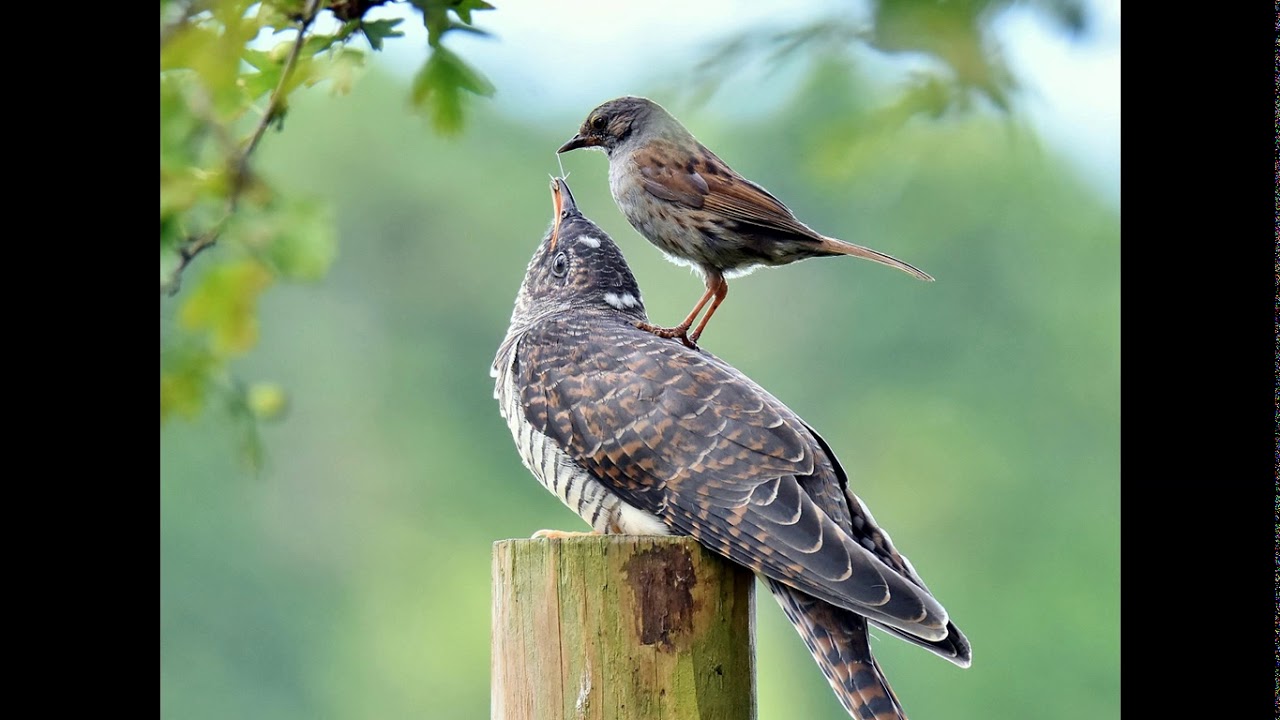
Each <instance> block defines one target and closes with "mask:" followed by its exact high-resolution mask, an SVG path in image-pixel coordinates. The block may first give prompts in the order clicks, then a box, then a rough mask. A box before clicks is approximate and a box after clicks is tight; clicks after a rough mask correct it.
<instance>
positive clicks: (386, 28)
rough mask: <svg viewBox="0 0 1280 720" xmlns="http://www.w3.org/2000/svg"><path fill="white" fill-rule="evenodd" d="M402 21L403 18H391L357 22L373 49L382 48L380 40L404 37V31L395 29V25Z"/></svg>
mask: <svg viewBox="0 0 1280 720" xmlns="http://www.w3.org/2000/svg"><path fill="white" fill-rule="evenodd" d="M403 21H404V18H394V19H391V20H370V21H367V22H363V23H359V25H360V31H361V32H363V33H364V36H365V38H367V39H368V40H369V45H370V47H372V48H373V49H374V50H381V49H382V41H383V40H385V39H387V38H398V37H404V33H403V32H401V31H399V30H396V29H395V28H396V26H397V25H399V24H400V23H401V22H403ZM353 22H354V21H353Z"/></svg>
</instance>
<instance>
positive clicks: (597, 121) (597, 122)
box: [591, 115, 606, 130]
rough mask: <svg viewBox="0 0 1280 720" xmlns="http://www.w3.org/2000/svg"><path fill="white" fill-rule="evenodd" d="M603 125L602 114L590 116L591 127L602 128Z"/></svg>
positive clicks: (604, 123) (594, 128) (604, 122)
mask: <svg viewBox="0 0 1280 720" xmlns="http://www.w3.org/2000/svg"><path fill="white" fill-rule="evenodd" d="M605 125H606V121H605V118H604V116H603V115H597V116H595V117H593V118H591V129H593V130H603V129H604V126H605Z"/></svg>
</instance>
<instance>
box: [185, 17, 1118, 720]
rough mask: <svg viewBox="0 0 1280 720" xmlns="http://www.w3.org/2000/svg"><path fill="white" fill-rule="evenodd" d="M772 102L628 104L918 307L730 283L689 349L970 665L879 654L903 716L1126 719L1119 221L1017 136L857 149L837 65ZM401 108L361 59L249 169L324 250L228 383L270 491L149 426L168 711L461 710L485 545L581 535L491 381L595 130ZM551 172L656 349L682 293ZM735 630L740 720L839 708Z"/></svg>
mask: <svg viewBox="0 0 1280 720" xmlns="http://www.w3.org/2000/svg"><path fill="white" fill-rule="evenodd" d="M498 12H501V8H499V10H498ZM797 79H798V81H797V83H796V85H795V87H794V88H793V89H791V90H788V91H787V92H786V93H785V96H786V98H787V100H786V102H785V103H784V104H782V105H781V106H780V107H778V108H777V109H776V110H775V111H771V112H767V113H748V112H744V113H743V115H744V116H746V117H745V118H738V119H735V112H734V106H733V105H732V103H744V106H745V104H749V102H750V98H749V96H744V95H741V94H740V95H739V96H738V97H737V99H734V98H733V97H729V98H721V101H717V100H716V99H715V98H713V100H712V102H710V103H708V104H707V105H705V106H701V105H694V104H693V103H683V104H682V102H681V101H680V100H679V99H678V98H676V99H673V98H668V97H664V96H662V95H661V94H658V92H660V88H658V87H656V86H655V87H654V88H646V87H636V88H633V89H630V90H629V92H634V93H636V94H650V95H651V96H652V97H654V98H655V99H657V100H659V101H660V102H664V104H667V105H668V107H669V108H670V109H672V110H673V111H674V112H675V113H676V114H677V116H678V117H681V119H682V120H683V121H684V122H685V124H686V125H688V126H689V127H690V128H691V129H692V130H693V132H694V133H695V134H697V135H698V137H699V139H700V140H702V141H703V142H704V143H706V144H707V145H709V146H710V147H712V148H714V149H715V150H716V151H717V153H718V154H719V155H720V156H721V157H723V158H724V159H725V160H727V161H728V162H729V163H730V164H732V165H733V166H734V167H735V168H736V169H737V170H739V171H740V172H742V173H743V174H745V175H747V176H748V177H752V178H755V179H756V180H758V181H760V182H762V183H763V184H765V185H766V186H767V187H768V188H769V189H770V190H771V191H772V192H773V193H774V194H776V195H778V196H779V197H780V198H782V199H783V200H784V201H786V202H787V203H788V204H789V205H790V206H791V207H792V209H793V210H795V211H796V213H797V214H798V215H799V216H800V217H801V218H803V219H804V220H805V221H806V222H808V223H809V224H810V225H812V226H814V227H815V228H817V229H819V230H821V231H823V232H825V233H827V234H830V235H834V236H837V237H841V238H843V239H846V240H850V241H853V242H858V243H861V244H865V245H869V246H871V247H873V248H876V249H878V250H881V251H884V252H887V253H890V254H892V255H895V256H897V257H899V258H902V259H904V260H906V261H908V262H911V263H913V264H915V265H917V266H918V267H920V268H922V269H924V270H926V271H927V272H929V273H931V274H933V275H934V276H935V277H936V278H937V282H936V283H932V284H924V283H920V282H916V281H913V280H911V279H910V278H908V277H907V276H906V275H903V274H901V273H896V272H893V271H890V270H888V269H886V268H883V267H880V266H876V265H874V264H871V263H866V262H861V261H856V260H852V259H824V260H816V261H810V262H805V263H801V264H798V265H793V266H790V267H787V268H782V269H777V270H762V271H758V272H756V273H755V274H753V275H750V276H748V277H746V278H742V279H738V280H735V281H734V282H733V283H732V293H731V296H730V297H731V299H730V300H729V301H728V302H727V303H726V304H725V305H724V306H723V307H722V308H721V309H720V310H719V311H718V313H717V315H716V319H715V322H713V323H712V324H711V325H710V326H709V330H708V332H707V334H706V336H705V338H704V342H703V346H704V347H705V348H706V349H708V350H709V351H711V352H714V353H716V354H717V355H719V356H720V357H722V358H724V359H725V360H727V361H729V362H730V363H732V364H734V365H736V366H737V367H738V368H740V369H741V370H742V371H744V372H745V373H747V374H748V375H749V376H751V377H752V378H754V379H755V380H756V381H758V382H759V383H761V384H762V385H763V386H764V387H766V388H767V389H769V390H770V391H771V392H772V393H773V394H774V395H776V396H777V397H779V398H780V399H782V400H783V401H784V402H786V403H788V404H789V405H790V406H791V407H792V408H793V409H794V410H795V411H796V412H798V413H799V414H800V415H801V416H802V417H804V418H805V419H806V420H807V421H808V422H809V423H810V424H812V425H813V426H814V427H815V428H817V429H818V430H819V432H821V433H823V435H824V436H825V438H826V439H827V440H828V441H829V442H830V443H831V445H832V446H833V448H834V449H835V451H836V452H837V453H838V455H839V456H840V458H841V460H842V461H843V463H844V464H845V466H846V468H847V469H848V471H849V474H850V476H851V482H852V484H853V486H854V490H855V492H857V493H858V494H859V495H860V496H861V497H862V499H863V500H864V501H865V502H866V503H867V505H868V506H869V507H870V508H871V509H872V512H873V513H874V514H875V516H876V518H877V520H878V521H879V522H880V523H881V525H883V526H884V527H885V528H886V529H887V530H888V531H889V532H890V533H891V534H892V536H893V538H894V540H895V542H896V544H897V545H898V547H899V548H900V549H901V550H903V551H904V552H905V553H906V554H907V555H908V556H909V557H910V558H911V560H912V562H913V563H914V565H915V566H916V568H917V570H918V571H919V572H920V573H921V575H922V576H923V577H924V578H925V580H926V581H927V582H928V584H929V586H930V588H931V589H932V590H933V592H934V593H935V594H936V595H937V596H938V597H939V599H940V600H941V601H942V602H943V603H944V605H945V606H946V607H947V609H948V610H949V611H950V613H951V615H952V617H953V619H955V621H956V622H957V624H958V625H959V626H960V627H961V628H962V629H963V630H964V631H965V633H966V634H967V635H968V637H969V638H970V640H971V641H972V643H973V647H974V663H973V667H972V668H970V669H968V670H960V669H958V668H955V667H953V666H952V665H950V664H949V663H947V662H945V661H942V660H940V659H938V658H935V657H933V656H932V655H930V654H928V653H926V652H924V651H922V650H920V649H918V648H914V647H911V646H909V645H907V644H905V643H903V642H900V641H898V640H896V639H894V638H891V637H889V636H887V635H884V634H880V635H879V636H877V640H875V641H874V648H875V650H876V652H877V655H878V657H879V658H880V660H881V664H882V666H883V667H884V669H885V671H886V673H887V675H888V677H889V679H890V682H891V683H892V685H893V687H894V689H895V691H896V692H897V693H898V695H899V697H900V698H901V699H902V701H903V703H904V705H905V707H906V709H907V711H908V713H909V714H910V715H911V716H912V717H917V718H950V719H962V718H975V719H976V718H1025V717H1035V718H1046V719H1051V718H1072V719H1073V720H1074V719H1075V718H1079V717H1090V718H1116V717H1119V695H1120V691H1119V688H1120V680H1119V670H1120V661H1119V577H1120V575H1119V573H1120V567H1119V563H1120V560H1119V242H1120V241H1119V215H1118V210H1117V209H1116V208H1115V207H1114V206H1113V204H1112V203H1110V202H1108V201H1107V200H1105V199H1104V198H1103V197H1102V196H1100V194H1099V193H1098V192H1096V191H1094V190H1093V189H1091V188H1089V187H1088V186H1086V185H1085V184H1084V183H1083V181H1082V180H1081V179H1080V176H1079V174H1078V173H1076V172H1074V171H1072V170H1071V169H1070V167H1069V164H1068V163H1067V161H1066V160H1065V159H1064V158H1063V157H1061V156H1060V155H1059V154H1058V153H1056V152H1055V151H1052V150H1050V149H1048V148H1047V147H1045V146H1044V145H1042V144H1041V143H1040V142H1039V141H1038V140H1037V138H1036V137H1035V136H1034V134H1033V133H1032V132H1031V131H1030V130H1027V129H1025V128H1024V127H1023V126H1022V125H1021V124H1019V123H1017V122H1012V123H1011V122H1009V121H1007V120H1005V119H1002V118H1000V117H997V116H995V115H994V114H992V113H967V114H960V115H958V116H953V117H949V118H947V119H919V120H913V121H910V122H907V123H905V124H904V125H902V126H900V127H895V128H893V129H891V130H888V131H885V130H878V131H876V132H864V131H865V129H866V123H865V122H864V121H865V114H864V113H862V112H861V110H860V108H863V107H865V106H866V105H867V104H868V103H869V102H870V100H869V92H868V90H867V89H866V87H865V85H864V84H863V83H860V82H859V81H858V80H857V78H856V76H853V75H850V73H849V72H848V69H847V68H845V67H843V66H838V67H837V66H831V65H824V64H816V65H814V66H812V67H809V68H807V69H806V70H805V71H804V72H803V73H800V74H799V75H798V76H797ZM499 92H500V93H501V92H502V86H501V84H499ZM617 94H620V93H617ZM405 95H406V82H405V81H404V79H403V78H401V77H398V76H396V75H395V74H392V73H387V72H385V71H384V70H382V69H379V68H377V67H375V68H374V69H373V70H372V71H370V72H369V73H368V74H367V75H365V76H364V77H362V78H361V79H360V80H359V82H357V83H356V84H355V87H354V90H353V91H352V93H351V94H350V95H348V96H345V97H338V98H333V97H329V96H327V95H326V94H325V93H323V92H321V91H311V92H307V93H302V94H300V95H299V96H298V97H297V98H296V100H295V101H294V105H293V108H292V110H291V113H290V115H289V117H288V122H287V127H286V129H285V131H284V132H282V133H278V134H277V133H270V134H268V136H267V137H266V139H265V140H264V142H263V144H262V146H261V148H260V150H259V153H258V156H257V160H256V162H257V167H258V169H259V170H260V171H261V172H262V173H263V174H264V175H265V176H267V177H269V178H270V179H271V180H272V182H273V183H274V185H275V187H276V188H277V189H278V190H280V191H282V192H289V193H295V194H297V195H300V196H314V197H319V198H323V199H325V200H326V201H328V202H329V203H330V204H331V206H332V208H333V215H334V217H335V218H336V223H337V229H338V236H339V251H338V258H337V260H336V262H335V263H334V265H333V266H332V269H331V271H330V273H329V274H328V276H327V277H326V278H325V279H324V280H323V281H322V282H319V283H316V284H312V285H282V286H280V287H277V288H273V289H272V291H271V292H269V293H267V294H265V295H264V296H263V298H262V301H261V308H260V312H261V341H260V344H259V346H258V347H257V348H256V349H255V350H254V351H253V352H252V353H251V354H250V355H248V356H247V357H246V358H245V359H243V360H241V361H239V362H238V363H237V364H236V366H235V370H236V372H237V373H238V374H243V375H245V376H247V377H253V378H264V379H269V380H274V381H277V382H279V383H281V384H282V385H283V386H284V387H285V388H286V389H287V391H288V393H289V397H290V410H289V413H288V415H287V417H286V418H285V419H284V420H283V421H281V422H279V423H275V424H272V425H269V426H266V427H265V428H264V429H263V440H264V443H265V447H266V452H267V460H266V470H265V472H263V473H261V474H260V475H257V476H255V475H253V474H249V473H246V472H245V471H244V469H243V468H242V467H241V465H239V464H238V461H237V445H238V435H237V433H238V430H237V428H236V426H234V425H233V424H231V423H230V422H229V421H228V419H227V418H226V417H225V416H223V415H222V414H220V413H218V412H205V413H204V414H202V415H201V416H200V417H199V418H198V419H196V420H195V421H191V422H188V421H179V422H168V423H166V424H164V425H163V427H162V429H161V433H160V448H161V452H160V471H161V480H160V545H161V547H160V550H161V563H160V569H161V584H160V595H161V611H160V630H161V632H160V649H161V676H160V680H161V682H160V689H161V712H162V716H163V717H168V718H183V719H184V720H200V719H203V718H233V717H236V718H239V717H243V718H250V717H253V718H321V717H323V718H409V717H414V718H441V719H445V718H482V717H487V716H488V712H489V711H488V698H489V695H488V692H489V690H488V688H489V674H488V669H489V668H488V658H489V608H490V604H489V603H490V599H489V598H490V596H489V577H490V576H489V558H490V545H491V543H492V542H493V541H494V540H497V539H501V538H508V537H524V536H528V535H529V534H531V533H532V532H533V531H535V530H537V529H539V528H544V527H552V528H562V529H573V530H578V529H585V525H584V524H583V523H582V522H581V521H580V520H579V519H578V518H577V517H576V516H574V515H573V514H572V513H571V512H570V511H569V510H567V509H566V508H565V507H564V506H563V505H561V504H560V502H559V501H558V500H556V499H555V498H554V497H552V496H551V495H550V494H549V493H547V492H546V491H545V490H544V489H543V488H542V487H540V486H539V485H538V484H537V482H536V481H534V480H533V478H532V477H531V476H530V475H529V474H528V473H527V472H526V471H525V469H524V468H523V467H522V466H521V464H520V461H519V459H518V457H517V454H516V451H515V448H514V445H513V443H512V440H511V437H510V434H509V432H508V430H507V428H506V427H505V425H504V423H503V421H502V420H501V419H500V418H499V416H498V413H497V407H496V403H495V402H494V400H493V399H492V391H493V387H492V380H491V379H490V378H489V374H488V368H489V364H490V362H491V360H492V358H493V354H494V352H495V350H496V348H497V345H498V342H499V341H500V340H501V338H502V336H503V333H504V332H505V329H506V326H507V321H508V318H509V316H510V312H511V306H512V300H513V299H514V296H515V293H516V289H517V287H518V285H519V283H520V281H521V278H522V276H523V273H524V269H525V265H526V263H527V262H528V259H529V257H530V255H531V254H532V252H533V250H534V247H535V246H536V245H537V243H538V242H539V240H540V238H541V237H542V235H543V233H544V231H545V230H546V228H547V226H548V225H549V222H550V219H551V208H550V195H549V192H548V175H549V174H550V173H553V172H556V173H558V168H557V166H556V160H555V158H554V157H553V150H554V148H555V147H557V145H558V144H559V143H561V142H563V141H564V140H565V139H567V138H568V137H569V136H570V135H572V134H573V132H574V130H575V129H576V126H577V124H578V123H579V122H580V121H581V119H582V117H585V114H586V112H587V111H588V110H589V109H590V105H586V106H583V107H565V108H562V109H560V110H559V111H557V112H553V113H542V114H540V115H539V117H538V118H537V119H530V118H528V117H521V116H520V114H519V113H513V112H511V111H510V109H509V108H502V107H499V106H495V105H488V104H483V103H476V104H474V105H473V106H472V107H471V110H472V111H473V113H472V114H471V115H470V116H469V118H468V121H467V126H466V131H465V132H464V133H463V134H462V135H461V136H460V137H457V138H453V139H442V138H440V137H439V136H437V135H436V134H434V133H432V132H430V131H429V130H428V129H427V127H426V126H425V124H424V122H423V121H422V120H421V119H419V118H415V117H413V116H412V115H411V114H410V113H408V112H406V111H404V105H405ZM605 99H607V96H603V97H600V98H598V100H605ZM564 163H565V169H566V170H568V171H571V176H570V178H569V182H570V185H571V186H572V188H573V190H574V193H575V196H576V197H577V199H578V202H579V205H580V207H581V208H582V209H583V210H584V211H585V213H586V214H587V215H588V216H589V217H591V218H592V219H593V220H594V221H595V222H596V223H597V224H599V225H600V226H601V227H602V228H604V229H605V230H606V231H607V232H609V233H610V235H611V236H612V237H613V238H614V239H615V240H616V241H617V242H618V243H619V245H620V246H621V247H622V249H623V252H624V253H626V255H627V258H628V260H629V261H630V262H631V264H632V267H633V270H634V271H635V273H636V276H637V278H638V279H639V282H640V285H641V288H642V289H643V291H644V298H645V301H646V304H647V306H648V310H649V313H650V316H651V317H652V318H653V319H654V320H655V322H659V323H666V324H674V323H675V322H676V321H677V320H678V319H679V318H681V317H683V316H684V314H685V313H686V312H687V311H688V309H689V308H690V307H691V305H692V303H693V302H694V301H695V300H696V299H697V297H698V295H699V293H700V292H701V289H702V288H701V283H700V282H699V281H698V280H697V279H696V278H694V277H693V276H691V275H690V274H689V272H688V271H687V270H684V269H682V268H678V267H676V266H674V265H671V264H669V263H667V262H666V261H664V260H663V259H662V257H661V256H660V254H659V253H658V252H657V250H655V249H654V248H653V247H652V246H650V245H649V244H648V243H647V242H645V241H644V240H643V239H642V238H641V237H640V236H639V235H638V234H636V233H635V232H634V231H633V230H632V229H631V228H630V226H628V225H627V224H626V221H625V220H624V219H623V218H622V216H621V214H620V213H619V212H618V210H617V209H616V207H615V206H614V204H613V202H612V200H611V198H610V197H609V194H608V187H607V181H606V160H605V158H604V157H603V156H602V155H599V154H595V153H591V154H586V153H573V154H571V155H569V156H566V157H565V158H564ZM218 250H219V249H217V248H215V249H214V250H213V251H211V253H210V254H212V253H216V252H218ZM201 262H202V261H201V260H198V261H197V262H196V263H194V264H193V266H192V267H191V269H190V271H189V272H190V273H191V275H192V277H193V280H192V281H188V282H193V281H194V278H195V277H198V276H199V273H200V266H201ZM174 305H175V303H174V302H173V301H164V300H162V302H161V333H162V335H163V334H164V333H165V332H166V328H169V327H171V326H172V324H173V323H174V322H175V320H174V314H175V310H174ZM757 615H758V618H757V627H758V643H757V653H758V672H759V693H760V718H761V719H762V720H784V719H788V718H831V719H835V718H844V717H847V716H846V715H845V714H844V711H843V710H842V709H841V708H840V706H839V704H838V703H837V701H836V700H835V698H834V696H833V694H832V693H831V691H830V690H829V688H828V686H827V683H826V681H825V679H824V678H823V677H822V675H821V673H820V672H819V671H818V669H817V666H816V665H815V664H814V663H813V661H812V659H811V658H810V656H809V654H808V652H807V651H806V649H805V647H804V645H803V643H802V642H801V641H800V639H799V637H798V636H797V635H796V634H795V632H794V630H793V629H792V628H791V626H790V625H789V624H788V623H787V622H786V620H785V618H784V617H783V615H782V612H781V610H780V609H779V608H778V607H777V606H776V604H775V603H774V602H773V601H772V599H771V598H770V597H769V595H768V593H767V592H765V591H763V590H761V593H760V594H759V595H758V607H757Z"/></svg>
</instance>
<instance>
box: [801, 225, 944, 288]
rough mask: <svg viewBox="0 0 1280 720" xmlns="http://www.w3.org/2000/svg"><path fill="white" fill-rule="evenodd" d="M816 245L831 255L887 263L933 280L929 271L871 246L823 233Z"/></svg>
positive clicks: (922, 278) (930, 280) (927, 279)
mask: <svg viewBox="0 0 1280 720" xmlns="http://www.w3.org/2000/svg"><path fill="white" fill-rule="evenodd" d="M818 247H819V248H821V249H822V250H824V251H826V252H829V253H831V254H832V255H852V256H853V257H858V258H862V259H864V260H871V261H872V262H878V263H880V264H881V265H888V266H889V267H891V268H897V269H899V270H901V271H902V272H904V273H909V274H911V275H914V276H916V277H918V278H920V279H921V280H926V281H928V282H933V276H932V275H930V274H929V273H927V272H925V271H923V270H920V269H918V268H916V267H915V266H913V265H909V264H907V263H904V262H902V261H901V260H899V259H898V258H896V257H892V256H889V255H885V254H884V253H882V252H879V251H877V250H872V249H871V248H865V247H862V246H861V245H854V244H853V243H848V242H845V241H843V240H837V239H835V238H833V237H826V236H825V235H824V236H823V238H822V242H821V243H820V244H819V245H818Z"/></svg>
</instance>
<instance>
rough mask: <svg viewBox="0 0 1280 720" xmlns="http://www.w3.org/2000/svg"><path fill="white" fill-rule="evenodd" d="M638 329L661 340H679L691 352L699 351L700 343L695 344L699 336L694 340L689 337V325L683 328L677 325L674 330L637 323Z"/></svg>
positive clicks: (694, 337)
mask: <svg viewBox="0 0 1280 720" xmlns="http://www.w3.org/2000/svg"><path fill="white" fill-rule="evenodd" d="M636 327H638V328H640V329H641V330H644V331H646V332H651V333H653V334H654V335H657V336H658V337H660V338H667V339H671V338H679V339H680V342H682V343H684V346H685V347H687V348H689V349H690V350H697V349H698V343H697V342H695V341H696V340H697V339H698V337H697V335H695V336H693V337H692V338H691V337H689V327H688V326H687V325H686V326H683V327H681V326H680V325H677V326H675V327H672V328H666V327H662V326H660V325H650V324H649V323H647V322H639V323H636Z"/></svg>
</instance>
